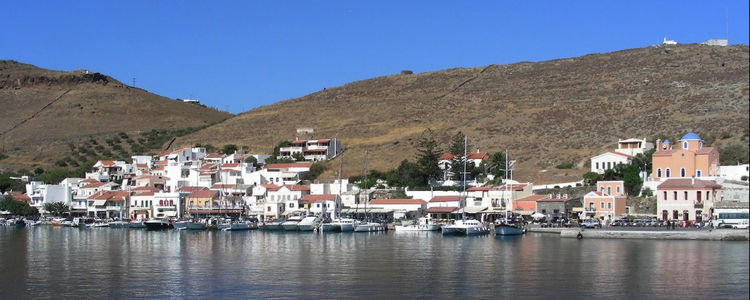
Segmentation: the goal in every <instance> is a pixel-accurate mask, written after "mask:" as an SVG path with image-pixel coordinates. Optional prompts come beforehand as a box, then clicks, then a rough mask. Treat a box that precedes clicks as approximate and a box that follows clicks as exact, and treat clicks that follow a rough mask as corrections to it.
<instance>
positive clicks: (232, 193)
mask: <svg viewBox="0 0 750 300" xmlns="http://www.w3.org/2000/svg"><path fill="white" fill-rule="evenodd" d="M653 147H654V144H652V143H649V142H647V141H646V140H645V139H627V140H620V141H619V142H618V148H617V149H615V150H614V151H612V152H606V153H604V154H602V155H598V156H595V157H593V158H592V159H591V168H592V171H595V172H600V173H602V172H604V171H605V170H606V169H609V168H614V166H616V165H617V164H626V163H630V160H631V159H632V157H633V156H634V155H637V154H639V153H643V152H644V151H646V150H648V149H651V148H653ZM340 149H341V145H340V143H339V141H337V140H335V139H321V140H305V141H299V140H298V141H294V142H292V143H291V145H290V146H289V147H282V148H281V149H280V151H279V158H286V157H292V156H299V155H297V154H300V155H302V156H304V157H305V158H306V159H307V160H308V161H304V162H295V163H269V164H264V162H265V160H266V158H268V157H269V156H267V155H252V156H254V157H255V160H256V161H257V162H258V163H259V164H260V165H262V166H263V167H262V168H260V167H257V166H256V165H254V164H251V163H246V162H245V161H246V159H247V158H248V157H249V156H251V155H249V154H239V153H234V154H228V155H227V154H216V153H213V154H211V153H206V150H205V148H200V147H196V148H183V149H179V150H176V151H171V152H167V153H162V154H160V155H158V156H156V157H150V156H133V157H132V162H129V163H128V162H124V161H99V162H97V163H96V164H95V165H94V166H93V167H92V170H91V172H90V173H86V176H85V178H67V179H65V180H63V181H62V182H60V183H59V184H53V185H50V184H44V183H42V182H35V181H32V182H29V183H28V184H27V186H26V191H27V194H26V196H25V197H24V198H26V199H27V200H26V201H28V202H29V203H30V205H32V206H34V207H36V208H38V209H39V210H40V211H41V212H42V213H45V212H44V210H43V204H44V203H49V202H64V203H66V204H68V205H69V206H70V209H71V212H72V213H73V214H76V215H88V216H96V217H100V218H113V219H126V218H127V219H139V218H140V219H145V218H151V217H171V218H182V217H187V216H191V217H192V216H196V217H211V216H234V217H238V216H255V217H258V218H259V219H273V218H279V217H284V216H288V215H291V214H308V213H314V214H326V215H331V214H333V213H334V212H337V211H338V212H341V213H346V214H355V215H357V214H359V215H360V216H362V215H369V216H381V217H387V218H401V217H415V216H422V215H427V216H430V217H432V218H436V219H448V218H451V217H455V216H456V215H459V214H460V215H469V216H472V217H474V218H477V219H481V220H487V221H491V220H493V219H495V218H499V217H504V216H506V215H508V214H509V213H514V214H516V215H532V214H535V213H536V214H543V215H546V216H548V217H580V218H589V217H593V218H600V219H604V220H607V219H615V218H618V217H620V216H622V215H624V214H626V213H627V212H628V208H627V204H626V197H627V193H626V191H625V186H624V184H623V182H622V181H599V182H598V183H597V185H596V189H595V190H594V191H591V192H589V193H588V194H586V195H585V196H584V197H582V198H572V197H568V195H560V194H558V195H551V194H544V195H534V193H533V184H532V183H530V182H526V183H522V182H515V181H511V180H508V181H506V182H505V183H504V184H502V185H498V186H491V185H482V184H478V183H476V182H472V186H470V187H469V188H468V189H467V190H466V192H465V193H460V192H458V191H410V190H407V191H406V194H407V196H408V197H410V199H385V197H384V196H383V195H381V192H382V191H379V190H362V189H359V188H358V187H357V186H355V185H353V184H350V183H349V182H348V180H346V179H343V180H341V182H339V181H333V182H327V183H311V184H308V185H302V181H301V179H300V178H301V176H302V175H303V174H304V173H305V172H308V171H309V170H310V166H311V165H312V161H316V160H326V159H331V158H332V157H335V156H336V155H337V154H338V153H340V151H341V150H340ZM488 158H489V155H488V154H487V153H486V152H480V151H478V150H477V151H476V152H473V153H470V154H469V155H467V158H466V159H467V160H473V161H474V162H475V163H476V164H477V165H478V164H479V163H481V162H482V161H483V160H486V159H488ZM452 159H453V157H451V156H449V155H443V156H441V157H440V162H439V163H440V167H441V169H443V170H444V172H445V173H444V174H445V178H444V179H447V178H449V177H450V175H451V174H450V173H449V172H450V171H449V167H450V161H451V160H452ZM718 162H719V157H718V153H717V151H716V150H715V149H713V148H711V147H704V146H703V141H702V140H701V139H700V138H699V137H698V136H697V135H695V134H692V133H689V134H687V135H685V136H684V137H683V138H682V139H680V140H679V141H678V142H677V143H676V144H675V145H674V146H673V145H672V144H671V143H670V142H669V141H660V140H657V141H656V152H655V153H654V154H653V171H652V173H651V176H649V177H647V178H645V179H646V181H645V182H644V187H648V188H649V189H651V191H652V192H653V193H654V195H655V196H656V197H657V217H659V218H660V219H664V220H691V221H696V220H703V219H706V218H709V217H711V216H712V215H713V214H714V213H715V211H714V210H715V209H716V208H717V207H719V206H720V207H731V205H729V206H728V205H726V203H724V204H722V205H719V206H717V205H716V204H717V203H719V202H721V201H722V200H725V199H724V198H725V197H727V195H730V196H731V197H729V198H728V199H726V200H732V203H735V202H737V203H740V206H741V207H742V206H743V205H744V207H745V208H747V202H748V199H747V198H748V195H747V190H748V189H747V173H748V167H747V164H745V165H739V166H726V167H725V166H721V167H720V166H719V164H718ZM730 170H731V172H730ZM727 172H729V173H731V174H727ZM722 191H726V192H725V193H724V194H722ZM386 194H387V193H386ZM742 203H744V204H742Z"/></svg>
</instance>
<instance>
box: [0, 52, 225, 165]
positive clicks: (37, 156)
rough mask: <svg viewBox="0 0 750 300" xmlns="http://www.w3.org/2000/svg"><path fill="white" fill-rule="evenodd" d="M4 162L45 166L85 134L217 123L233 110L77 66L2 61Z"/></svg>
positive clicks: (0, 129)
mask: <svg viewBox="0 0 750 300" xmlns="http://www.w3.org/2000/svg"><path fill="white" fill-rule="evenodd" d="M0 107H2V108H3V109H2V110H0V151H2V152H3V153H5V154H6V155H8V156H9V158H7V159H4V160H2V161H0V167H6V168H7V167H25V166H35V165H40V166H45V165H49V164H51V162H52V161H54V160H55V159H59V158H60V148H61V147H60V146H61V145H65V144H67V143H77V142H79V141H81V140H83V139H88V138H91V137H99V136H102V135H105V136H106V135H113V134H115V133H116V132H134V131H141V130H151V129H155V128H156V129H161V128H184V127H189V126H203V125H209V124H214V123H217V122H220V121H223V120H225V119H227V118H229V117H230V116H231V115H230V114H229V113H226V112H222V111H218V110H215V109H210V108H205V107H202V106H199V105H195V104H188V103H183V102H180V101H175V100H170V99H168V98H165V97H161V96H158V95H155V94H152V93H149V92H147V91H145V90H142V89H138V88H133V87H130V86H127V85H124V84H122V83H120V82H118V81H117V80H115V79H113V78H112V77H109V76H106V75H102V74H99V73H89V72H87V71H83V70H79V71H72V72H61V71H51V70H46V69H41V68H38V67H35V66H32V65H28V64H22V63H18V62H15V61H0Z"/></svg>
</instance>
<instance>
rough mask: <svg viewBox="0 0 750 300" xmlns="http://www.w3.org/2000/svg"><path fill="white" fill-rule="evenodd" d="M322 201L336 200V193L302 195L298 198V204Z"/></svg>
mask: <svg viewBox="0 0 750 300" xmlns="http://www.w3.org/2000/svg"><path fill="white" fill-rule="evenodd" d="M324 201H336V195H333V194H324V195H304V196H302V198H299V204H309V203H316V202H324Z"/></svg>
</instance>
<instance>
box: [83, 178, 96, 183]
mask: <svg viewBox="0 0 750 300" xmlns="http://www.w3.org/2000/svg"><path fill="white" fill-rule="evenodd" d="M91 182H99V180H96V179H94V178H86V179H84V180H81V181H79V182H78V183H79V184H81V183H91Z"/></svg>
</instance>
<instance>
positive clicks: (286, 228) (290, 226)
mask: <svg viewBox="0 0 750 300" xmlns="http://www.w3.org/2000/svg"><path fill="white" fill-rule="evenodd" d="M281 228H282V229H284V231H297V230H298V229H297V223H286V224H281Z"/></svg>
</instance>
